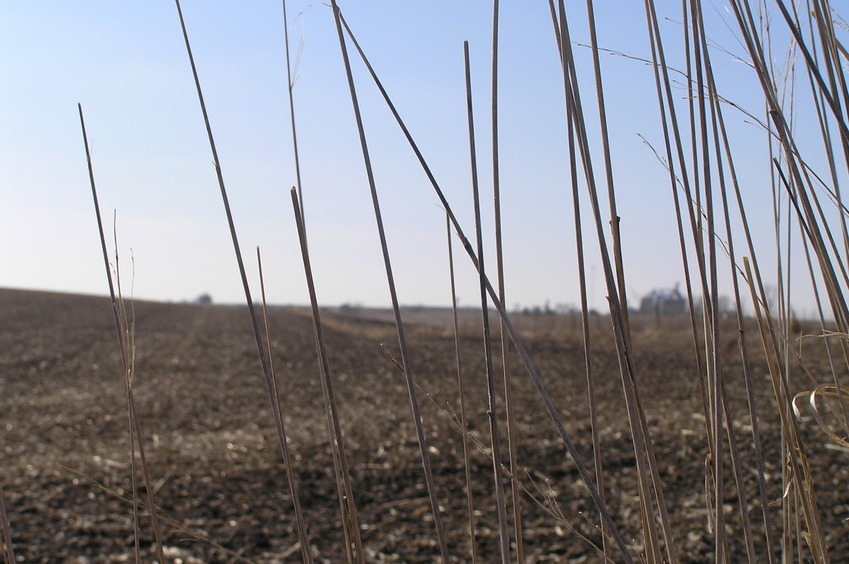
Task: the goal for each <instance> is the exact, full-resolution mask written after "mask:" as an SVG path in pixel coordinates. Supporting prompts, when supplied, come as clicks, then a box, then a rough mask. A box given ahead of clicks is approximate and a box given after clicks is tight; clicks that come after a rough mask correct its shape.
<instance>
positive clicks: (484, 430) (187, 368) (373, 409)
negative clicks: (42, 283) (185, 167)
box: [0, 290, 849, 563]
mask: <svg viewBox="0 0 849 564" xmlns="http://www.w3.org/2000/svg"><path fill="white" fill-rule="evenodd" d="M134 312H135V313H134V315H135V349H134V352H135V363H134V368H135V388H134V394H135V405H136V410H137V416H138V418H139V425H140V428H141V431H142V434H143V437H144V441H145V442H144V448H145V452H146V455H147V461H148V464H149V469H150V473H151V477H152V481H153V483H154V490H155V491H154V494H155V500H156V503H157V505H158V507H159V509H160V510H161V512H162V514H163V515H167V516H168V519H167V520H166V521H165V522H163V525H162V526H163V536H164V544H165V546H166V555H167V556H168V558H169V559H170V560H171V561H173V562H184V563H188V562H231V561H238V560H237V559H236V558H235V556H234V555H238V557H240V558H242V559H245V560H249V561H255V562H300V561H301V556H300V552H299V548H298V546H297V539H298V537H297V534H296V532H295V521H294V518H293V514H292V501H291V498H290V495H289V487H288V483H287V481H286V474H285V469H284V467H283V464H282V456H281V454H280V449H279V446H278V442H277V437H276V434H275V430H274V423H273V420H272V417H271V411H270V409H269V400H268V397H267V395H266V391H265V385H264V382H263V378H262V371H261V366H260V362H259V360H258V358H259V357H258V355H257V352H256V344H255V342H254V340H253V335H252V331H251V326H250V319H249V317H248V313H247V310H246V308H245V307H230V306H200V305H189V304H163V303H135V304H134ZM443 313H444V312H443ZM416 315H417V316H418V318H417V319H416V321H417V322H416V324H411V325H410V326H409V327H408V328H407V330H408V336H409V340H410V355H411V362H412V366H413V370H414V374H415V377H416V379H417V382H418V384H419V386H420V389H419V390H418V399H419V402H420V404H421V409H422V417H423V420H424V425H425V429H426V433H427V436H428V440H429V441H430V444H431V455H432V463H433V467H434V473H435V476H436V482H437V489H438V494H439V499H440V503H441V505H442V514H443V518H444V519H445V524H446V529H447V534H448V545H449V549H450V551H451V553H452V560H453V561H456V562H465V561H469V560H470V556H469V555H470V548H469V547H470V541H469V532H468V512H467V509H466V495H465V478H464V470H463V456H462V434H461V432H460V430H459V429H458V427H457V426H456V424H455V420H454V417H455V414H457V413H459V400H458V394H457V368H456V359H455V352H454V340H453V337H452V336H451V332H450V326H449V325H448V323H447V319H446V318H445V316H444V315H442V314H440V315H442V317H440V318H439V319H440V320H441V321H440V322H439V323H437V322H435V321H434V320H435V319H436V318H434V319H433V320H431V321H430V322H425V320H423V319H420V318H421V311H420V310H419V311H417V313H416ZM324 320H325V322H326V323H325V326H324V331H325V337H326V339H327V350H328V354H329V367H330V371H331V375H332V378H333V381H334V384H335V386H336V392H337V396H338V401H339V413H340V417H341V421H342V425H343V431H344V437H345V448H346V451H347V457H348V461H349V466H350V469H351V476H352V480H353V484H354V496H355V501H356V504H357V508H358V511H359V523H360V528H361V533H362V538H363V542H364V546H365V551H366V561H368V562H437V561H439V551H438V547H437V545H436V543H435V540H434V538H435V534H434V527H433V519H432V516H431V513H430V508H429V505H428V499H427V494H426V491H425V489H424V479H423V474H422V470H421V463H420V459H419V451H418V445H417V442H416V438H415V432H414V428H413V425H412V419H411V416H410V405H409V400H408V393H407V390H406V386H405V384H404V379H403V377H402V374H401V373H400V372H399V370H398V368H397V367H396V365H395V364H394V363H393V361H392V357H396V358H397V357H398V351H397V349H398V346H397V339H396V338H395V336H394V327H393V326H392V324H391V323H388V322H387V321H386V320H385V319H379V318H375V317H374V316H372V317H371V318H369V317H368V316H358V315H356V312H351V311H347V312H344V314H343V313H339V312H326V314H325V318H324ZM596 322H597V325H598V327H597V332H598V334H599V335H603V333H604V332H605V322H604V319H603V318H599V319H598V320H596ZM270 323H271V333H272V341H273V350H274V363H275V366H276V368H277V372H278V378H279V381H280V387H281V398H282V404H283V410H284V419H285V424H286V427H287V431H288V434H289V439H290V441H289V442H290V447H291V449H292V451H293V453H294V455H295V460H294V462H293V469H294V472H295V474H296V476H297V487H298V491H299V496H300V499H301V502H302V505H303V508H304V512H305V516H306V519H307V521H308V525H309V534H310V538H311V542H312V545H313V547H312V548H313V554H314V555H315V556H316V558H317V561H320V562H342V561H345V560H346V557H345V552H344V543H343V541H342V533H341V529H340V524H339V502H338V499H337V497H336V488H335V484H334V480H333V464H332V459H331V454H330V451H329V448H328V439H327V437H328V434H327V429H326V422H325V416H324V411H323V407H322V405H323V404H322V392H321V385H320V381H319V376H318V374H319V371H318V362H317V360H316V352H315V342H314V339H313V323H312V319H311V317H309V316H308V314H307V312H306V311H305V310H302V309H298V308H273V309H272V310H271V311H270ZM517 323H518V324H519V325H520V326H521V327H522V332H523V335H525V337H526V338H527V339H528V340H527V342H526V346H527V347H528V349H529V351H530V353H531V356H532V358H533V360H534V362H535V364H536V366H537V368H538V369H539V371H540V373H541V375H542V377H543V379H544V382H545V385H546V387H547V389H548V391H549V393H550V394H551V397H552V399H553V401H554V404H555V405H556V406H557V408H558V410H559V412H560V415H561V416H562V417H563V420H564V421H565V423H566V427H567V429H568V431H569V433H570V435H571V437H572V438H573V439H574V441H575V443H576V445H577V447H578V449H579V451H580V452H581V453H582V454H583V456H584V457H585V459H586V461H587V463H588V464H589V465H590V467H591V466H592V464H591V460H592V458H591V457H592V446H591V434H590V420H589V415H588V408H587V401H586V376H585V374H586V372H585V368H584V366H585V364H584V358H583V353H582V348H581V346H580V334H579V332H578V329H577V326H576V325H575V324H574V323H572V322H571V321H568V320H560V321H559V322H557V321H555V320H551V319H530V318H528V319H524V320H519V321H517ZM664 323H665V322H664ZM670 323H671V322H670ZM471 325H474V323H471ZM643 325H644V326H643V327H637V328H635V332H634V342H635V347H634V348H635V351H636V355H635V358H634V359H633V360H634V362H635V364H636V366H637V372H638V375H639V386H640V393H641V399H642V402H643V408H644V410H645V412H646V414H647V419H648V423H649V428H650V431H651V434H652V438H653V440H654V444H655V450H656V456H657V460H658V468H659V470H660V477H661V480H662V482H663V484H664V487H665V491H664V492H663V494H664V497H665V499H666V503H667V505H668V507H669V514H670V519H671V521H672V526H673V529H674V535H675V536H674V543H675V547H676V550H677V552H678V555H679V557H680V560H681V561H682V562H703V561H709V560H712V556H713V550H714V549H713V536H712V533H711V531H710V528H709V523H708V521H707V517H706V515H707V512H706V497H705V472H706V456H707V445H706V440H705V423H704V418H703V416H702V415H701V413H703V410H702V396H701V393H700V387H699V383H698V378H697V374H696V369H695V366H696V365H695V363H694V360H693V357H694V352H693V346H692V341H691V340H690V338H688V337H687V331H686V324H684V325H682V324H680V322H679V324H678V325H676V326H674V327H670V326H666V327H665V326H663V324H661V325H659V326H658V325H657V324H656V323H654V322H646V323H644V324H643ZM724 339H725V341H723V346H726V348H727V350H725V351H724V352H725V355H724V357H725V359H726V361H727V366H724V373H725V374H726V379H727V382H728V390H727V393H728V395H729V398H730V399H731V402H730V403H731V407H732V410H733V416H734V425H733V428H734V431H735V433H736V439H737V441H738V444H739V445H740V449H741V457H742V459H743V467H744V468H743V475H744V479H745V484H746V495H747V498H748V500H749V508H748V509H749V515H750V517H751V519H752V521H753V526H754V527H755V529H756V530H762V529H763V524H762V523H763V519H762V516H761V509H760V503H759V502H758V499H757V497H758V496H757V484H756V481H755V478H754V476H755V474H754V471H753V466H754V462H753V455H752V450H753V449H752V441H751V427H750V425H749V419H748V415H747V412H746V411H745V409H746V402H745V388H744V386H743V381H742V375H741V374H742V372H741V367H740V362H739V355H738V354H736V353H735V350H736V349H735V347H736V333H735V332H734V331H729V332H728V333H727V335H725V336H724ZM460 342H461V347H460V357H461V361H462V374H463V379H464V384H465V386H466V390H467V395H468V397H467V410H468V416H469V428H470V433H471V437H472V438H474V439H477V440H479V441H481V442H483V443H486V442H487V441H488V440H489V431H488V426H487V420H486V393H485V381H484V366H485V365H484V356H483V347H482V342H481V338H480V337H479V336H477V335H476V333H475V331H472V330H469V329H468V328H467V329H466V330H464V332H463V335H462V338H461V340H460ZM756 345H757V341H755V340H754V339H752V341H751V343H750V346H751V347H752V348H753V349H754V348H756ZM594 351H595V352H594V353H593V356H592V359H591V360H592V367H593V374H594V376H595V381H596V390H595V391H596V394H597V400H598V405H599V429H600V433H601V443H602V452H601V457H602V459H603V463H604V469H605V471H604V472H605V473H604V483H605V489H606V497H607V502H608V504H609V508H610V511H611V513H612V515H613V518H614V520H615V522H616V523H617V526H618V527H619V528H620V530H621V532H622V534H623V536H624V538H625V539H626V541H627V542H628V543H629V544H630V547H631V550H632V553H633V554H634V555H635V556H637V555H639V554H640V552H641V549H642V544H641V543H642V540H641V537H640V534H639V531H640V523H639V500H638V497H637V486H636V477H637V475H636V469H635V456H634V449H633V447H632V445H631V442H630V438H629V437H630V433H629V429H628V420H627V418H626V415H625V408H624V403H623V400H622V386H621V383H620V377H619V369H618V364H617V360H616V357H615V355H614V354H613V353H612V349H611V348H610V343H609V338H606V337H603V336H600V337H599V338H598V339H597V342H596V345H595V348H594ZM817 362H822V361H812V366H814V368H816V367H817V366H819V365H818V364H817ZM758 363H762V362H761V361H759V360H756V361H755V365H754V366H753V375H754V380H755V387H756V389H755V392H756V398H757V401H758V409H759V414H760V421H759V422H760V430H761V433H762V434H763V449H764V457H765V461H766V473H767V487H768V489H769V500H770V502H774V504H775V506H774V507H772V508H771V517H772V520H773V524H774V525H778V523H777V521H778V519H779V515H780V513H779V509H780V508H779V506H780V503H781V498H782V493H783V492H782V488H781V472H782V470H783V465H784V462H783V460H782V456H781V454H780V436H779V434H778V425H777V419H776V415H775V410H774V409H773V408H772V407H771V406H772V405H773V404H774V400H772V398H771V394H772V392H771V388H770V387H769V383H768V378H767V373H766V370H765V367H764V366H762V365H759V364H758ZM511 367H512V374H513V381H514V385H513V388H514V392H515V398H514V400H515V404H514V415H515V419H516V433H515V434H516V438H517V441H518V443H517V444H518V462H519V469H518V471H517V477H518V480H519V481H520V482H521V484H522V487H523V488H524V489H525V491H524V492H523V494H522V501H521V503H522V510H523V514H524V519H525V520H524V525H523V538H524V542H525V551H526V556H527V560H528V561H529V562H600V561H602V558H601V556H600V555H599V553H598V552H597V551H596V548H595V547H594V546H593V545H596V546H601V541H602V535H601V533H600V529H599V527H598V520H599V519H598V513H597V511H596V510H595V509H594V506H593V503H592V501H591V499H590V496H589V495H588V493H587V491H586V488H585V486H584V484H583V482H582V481H581V480H580V478H579V477H578V473H577V470H576V466H575V463H574V461H572V460H571V459H570V457H569V455H568V454H567V452H566V449H565V448H564V446H563V442H562V441H561V439H560V438H559V436H558V435H557V433H556V430H555V428H554V425H553V424H552V422H551V420H550V419H549V417H548V415H547V414H546V412H545V410H544V408H543V405H542V402H541V401H540V398H539V395H538V393H537V390H536V389H535V388H534V387H533V385H532V384H531V382H530V380H529V378H528V377H527V372H526V371H525V370H524V368H523V367H522V366H521V364H519V363H518V359H517V358H516V355H515V354H514V355H513V356H512V357H511ZM500 370H501V369H500V366H499V365H498V364H496V372H497V373H500ZM799 385H800V387H803V386H804V381H803V379H802V380H800V384H799ZM499 415H501V416H502V417H501V419H500V421H502V422H503V421H504V418H503V413H499ZM801 425H802V427H803V431H804V432H805V433H806V436H808V437H809V440H808V445H809V449H810V452H809V453H808V455H809V457H810V460H811V464H812V468H813V473H814V476H815V477H816V479H817V487H818V488H817V494H818V501H819V504H820V509H821V513H822V527H823V530H825V531H826V537H827V541H828V543H829V549H830V551H831V556H832V558H833V560H834V561H835V562H838V561H847V560H849V535H847V527H846V525H845V522H844V519H846V518H847V517H849V488H847V487H846V483H847V476H849V470H847V468H849V465H847V457H849V453H847V452H846V451H845V450H841V449H840V448H837V447H834V446H832V445H829V444H828V441H827V437H826V436H825V435H824V434H822V433H821V432H820V431H819V430H818V429H817V427H816V426H815V425H814V424H813V423H812V422H810V421H803V422H801ZM500 430H501V433H502V435H503V433H504V428H503V425H502V427H501V429H500ZM128 437H129V433H128V416H127V399H126V390H125V385H124V375H123V372H122V368H121V361H120V352H119V347H118V340H117V337H116V331H115V327H114V322H113V317H112V306H111V304H110V303H109V301H108V300H106V299H103V298H94V297H83V296H71V295H62V294H51V293H39V292H25V291H16V290H0V487H2V491H3V497H4V499H5V504H6V510H7V512H8V516H9V522H10V527H11V535H12V538H13V547H14V551H15V554H16V556H17V559H18V561H19V562H44V563H47V562H76V563H83V562H91V563H94V562H98V563H99V562H103V563H107V562H122V561H135V556H134V548H133V547H134V534H133V513H132V509H131V504H130V503H129V501H128V500H129V499H130V497H131V481H130V474H131V473H130V454H129V453H130V445H129V438H128ZM726 472H727V478H726V480H727V488H728V495H727V498H728V504H729V505H728V506H727V511H726V519H727V527H728V531H729V535H730V549H731V551H732V554H735V555H739V558H740V559H744V558H745V544H744V540H743V535H742V533H741V530H740V526H739V523H740V512H739V509H738V508H737V506H736V499H737V496H736V492H735V491H734V486H733V480H732V478H731V470H730V465H729V468H728V469H727V470H726ZM472 474H473V483H472V491H473V493H474V499H475V509H476V517H475V519H476V533H477V549H478V555H479V559H480V561H481V562H493V561H496V560H497V559H498V556H497V547H498V525H497V517H496V511H495V502H494V494H493V485H492V463H491V459H490V458H489V457H488V456H487V454H486V452H485V451H484V450H483V449H482V448H478V447H475V449H474V452H473V454H472ZM138 492H139V495H140V496H141V497H143V494H144V491H143V488H142V486H141V485H140V486H139V490H138ZM139 525H140V528H141V533H142V534H141V551H142V555H143V559H142V560H143V561H145V562H150V561H153V560H154V559H155V552H154V550H153V542H152V541H153V537H152V532H151V527H150V519H149V515H148V513H147V512H144V511H143V512H142V514H141V518H140V523H139ZM760 538H761V536H758V540H756V550H757V551H758V553H759V554H765V551H766V550H767V549H766V546H765V545H764V543H763V541H762V540H760ZM614 559H615V560H617V561H618V560H619V557H618V556H616V555H615V554H614Z"/></svg>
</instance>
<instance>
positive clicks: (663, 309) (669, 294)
mask: <svg viewBox="0 0 849 564" xmlns="http://www.w3.org/2000/svg"><path fill="white" fill-rule="evenodd" d="M686 312H687V300H686V299H685V298H684V296H682V295H681V292H679V291H678V285H676V286H675V287H674V288H672V289H655V290H652V291H651V292H649V293H648V294H646V295H645V296H644V297H643V299H642V300H640V313H644V314H650V315H656V316H668V315H681V314H683V313H686Z"/></svg>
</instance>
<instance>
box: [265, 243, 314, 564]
mask: <svg viewBox="0 0 849 564" xmlns="http://www.w3.org/2000/svg"><path fill="white" fill-rule="evenodd" d="M256 262H257V268H258V270H259V285H260V295H261V296H262V324H263V329H264V332H265V347H266V350H267V351H268V368H269V371H270V373H271V384H272V390H271V396H272V403H276V404H277V405H278V408H277V411H278V412H279V413H281V414H282V413H283V410H282V409H281V408H280V390H279V386H278V385H277V374H276V372H275V370H274V355H273V354H272V351H273V348H272V346H271V329H270V328H269V326H268V304H267V302H266V299H265V277H264V276H263V273H262V257H261V255H260V252H259V247H257V249H256ZM278 423H279V427H278V432H279V434H280V448H281V449H282V454H283V465H284V466H285V467H286V479H287V480H288V482H289V495H290V496H291V497H292V506H293V507H292V508H293V510H294V512H295V523H296V524H297V530H298V540H299V544H300V548H301V555H302V556H303V559H304V564H310V563H311V562H312V561H313V558H312V550H311V549H310V547H311V545H310V539H309V535H308V534H307V525H306V522H305V521H304V512H303V510H302V509H301V499H300V496H299V495H298V482H297V480H296V479H295V472H294V469H293V468H292V456H291V453H290V452H289V438H288V436H287V434H286V425H285V421H284V420H283V418H282V417H281V418H280V419H279V421H278Z"/></svg>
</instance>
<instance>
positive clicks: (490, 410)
mask: <svg viewBox="0 0 849 564" xmlns="http://www.w3.org/2000/svg"><path fill="white" fill-rule="evenodd" d="M463 62H464V70H465V78H466V115H467V116H468V124H469V158H470V161H471V180H472V195H473V198H474V209H475V241H476V243H477V251H478V260H479V263H478V281H479V284H480V301H481V316H482V319H481V321H482V324H483V348H484V360H485V366H486V371H485V376H486V399H487V406H488V407H487V411H486V414H487V422H488V424H489V440H490V448H491V449H492V473H493V481H494V486H495V488H494V489H495V506H496V513H497V514H498V538H499V541H500V546H499V548H500V554H501V562H502V564H507V562H509V561H510V535H509V532H508V530H507V509H506V500H505V498H504V476H503V473H502V470H501V445H500V436H499V432H498V406H497V398H496V393H495V374H494V372H493V366H492V339H491V333H490V324H489V305H488V302H487V298H486V274H485V272H486V267H485V265H484V253H483V230H482V227H481V206H480V190H479V188H478V163H477V147H476V144H475V120H474V111H473V107H474V105H473V103H472V72H471V65H470V63H469V42H468V41H465V42H463ZM511 471H512V469H511Z"/></svg>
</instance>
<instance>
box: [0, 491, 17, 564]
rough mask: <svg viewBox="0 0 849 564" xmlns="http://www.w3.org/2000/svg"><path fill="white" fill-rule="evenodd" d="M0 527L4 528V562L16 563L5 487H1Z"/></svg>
mask: <svg viewBox="0 0 849 564" xmlns="http://www.w3.org/2000/svg"><path fill="white" fill-rule="evenodd" d="M0 527H2V529H3V544H2V546H0V548H1V549H2V551H3V562H4V564H14V563H15V562H16V560H15V548H14V546H13V545H12V526H11V524H10V523H9V514H8V513H7V512H6V496H5V495H3V488H0Z"/></svg>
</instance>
